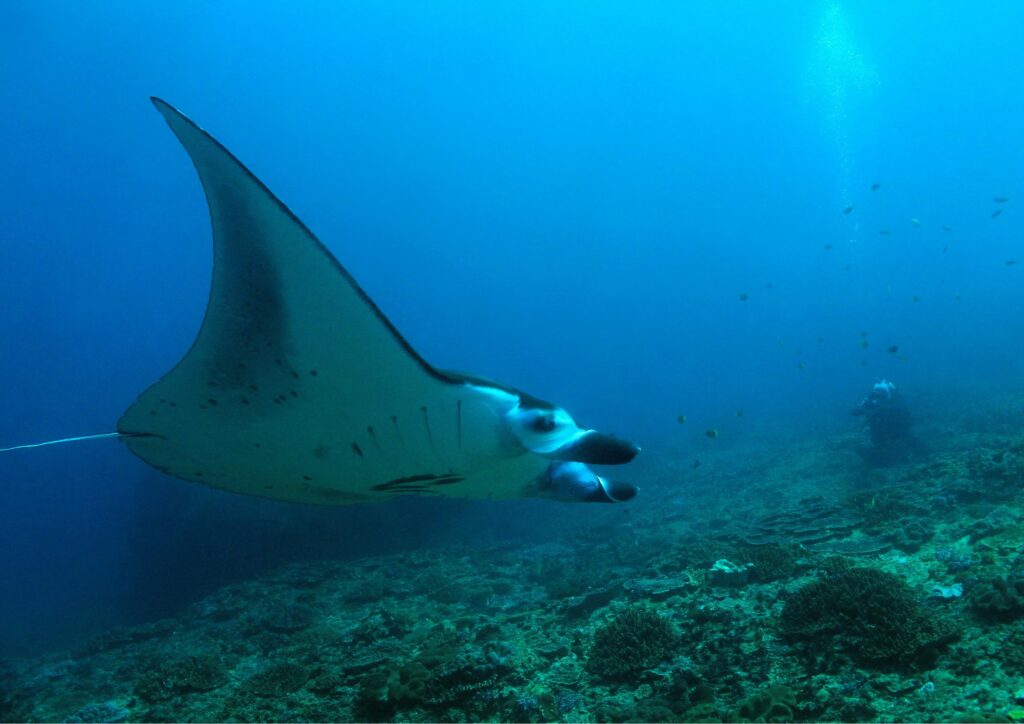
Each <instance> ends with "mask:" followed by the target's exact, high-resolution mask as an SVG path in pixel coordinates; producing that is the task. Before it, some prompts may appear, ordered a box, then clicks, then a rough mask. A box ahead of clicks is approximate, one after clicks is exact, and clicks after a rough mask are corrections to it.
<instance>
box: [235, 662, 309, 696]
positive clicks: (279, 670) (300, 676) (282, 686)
mask: <svg viewBox="0 0 1024 724" xmlns="http://www.w3.org/2000/svg"><path fill="white" fill-rule="evenodd" d="M311 675H312V672H311V671H310V670H309V669H308V668H306V667H305V666H302V665H301V664H297V663H295V662H293V661H284V662H282V663H279V664H272V665H270V666H268V667H267V668H265V669H263V670H262V671H258V672H256V673H255V674H253V675H252V676H250V677H249V678H248V679H247V680H246V682H245V683H244V685H243V687H244V688H245V689H246V690H247V691H249V692H251V693H253V694H255V695H256V696H267V697H272V696H282V695H284V694H289V693H291V692H293V691H297V690H299V689H301V688H302V687H303V685H304V684H305V683H306V682H307V681H309V678H310V676H311Z"/></svg>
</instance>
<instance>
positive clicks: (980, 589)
mask: <svg viewBox="0 0 1024 724" xmlns="http://www.w3.org/2000/svg"><path fill="white" fill-rule="evenodd" d="M970 603H971V610H972V611H974V613H975V614H976V615H977V616H978V617H979V618H981V619H983V620H987V621H1013V620H1014V619H1017V618H1020V617H1021V616H1024V577H1019V576H1005V577H1003V576H997V577H996V578H993V579H991V580H989V581H986V582H983V583H978V584H977V585H976V586H974V588H972V589H971V593H970Z"/></svg>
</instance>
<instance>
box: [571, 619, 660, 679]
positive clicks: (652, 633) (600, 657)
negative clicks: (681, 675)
mask: <svg viewBox="0 0 1024 724" xmlns="http://www.w3.org/2000/svg"><path fill="white" fill-rule="evenodd" d="M676 639H677V636H676V633H675V631H674V630H673V628H672V624H671V623H669V622H668V620H666V619H665V618H663V617H661V616H660V615H658V614H657V613H655V612H654V611H652V610H651V609H649V608H646V607H644V606H634V607H632V608H627V609H625V610H624V611H622V612H621V613H619V614H618V615H617V616H616V617H615V618H614V619H612V621H610V622H609V623H607V624H605V625H604V626H602V627H601V628H599V629H598V630H597V631H596V632H595V633H594V644H593V646H592V647H591V649H590V656H589V658H588V660H587V668H588V669H589V670H590V672H591V673H593V674H595V675H596V676H599V677H601V678H603V679H611V680H615V679H624V678H627V677H629V676H631V675H633V674H637V673H639V672H641V671H643V670H644V669H649V668H652V667H654V666H657V665H658V663H659V662H661V661H662V660H664V659H665V658H667V657H668V656H669V654H670V653H671V650H672V647H673V645H674V644H675V642H676Z"/></svg>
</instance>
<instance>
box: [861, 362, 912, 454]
mask: <svg viewBox="0 0 1024 724" xmlns="http://www.w3.org/2000/svg"><path fill="white" fill-rule="evenodd" d="M853 414H854V415H857V416H858V417H863V418H864V420H865V422H866V423H867V428H868V433H869V434H870V436H871V446H870V447H864V448H861V449H859V450H858V452H859V453H860V455H861V457H863V458H864V459H865V460H866V461H867V462H869V463H870V464H872V465H878V466H884V465H892V464H895V463H900V462H904V461H905V460H907V458H909V457H910V454H911V453H912V452H915V451H918V450H919V449H920V447H921V446H920V443H919V442H918V440H917V439H916V438H915V437H914V434H913V432H911V429H910V409H909V408H908V407H907V403H906V400H904V399H903V395H902V394H900V391H899V390H898V389H897V388H896V385H894V384H893V383H892V382H889V381H888V380H881V381H879V382H877V383H875V385H874V386H873V387H872V388H871V392H870V393H869V394H868V396H867V397H865V398H864V399H863V400H862V401H861V403H860V404H859V405H857V407H855V408H854V409H853Z"/></svg>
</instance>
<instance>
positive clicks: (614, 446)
mask: <svg viewBox="0 0 1024 724" xmlns="http://www.w3.org/2000/svg"><path fill="white" fill-rule="evenodd" d="M639 452H640V448H639V447H638V446H637V445H634V444H633V443H631V442H629V441H627V440H622V439H620V438H617V437H613V436H611V435H605V434H604V433H602V432H597V431H596V430H590V431H589V432H587V433H585V434H583V435H581V436H579V437H578V438H576V439H575V440H573V441H572V442H571V443H569V444H567V445H563V446H562V447H560V448H558V449H557V450H555V451H554V452H552V453H549V454H548V455H547V456H546V457H549V458H551V459H552V460H571V461H573V462H578V463H589V464H590V465H623V464H625V463H628V462H629V461H630V460H632V459H633V458H635V457H636V456H637V453H639Z"/></svg>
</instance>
